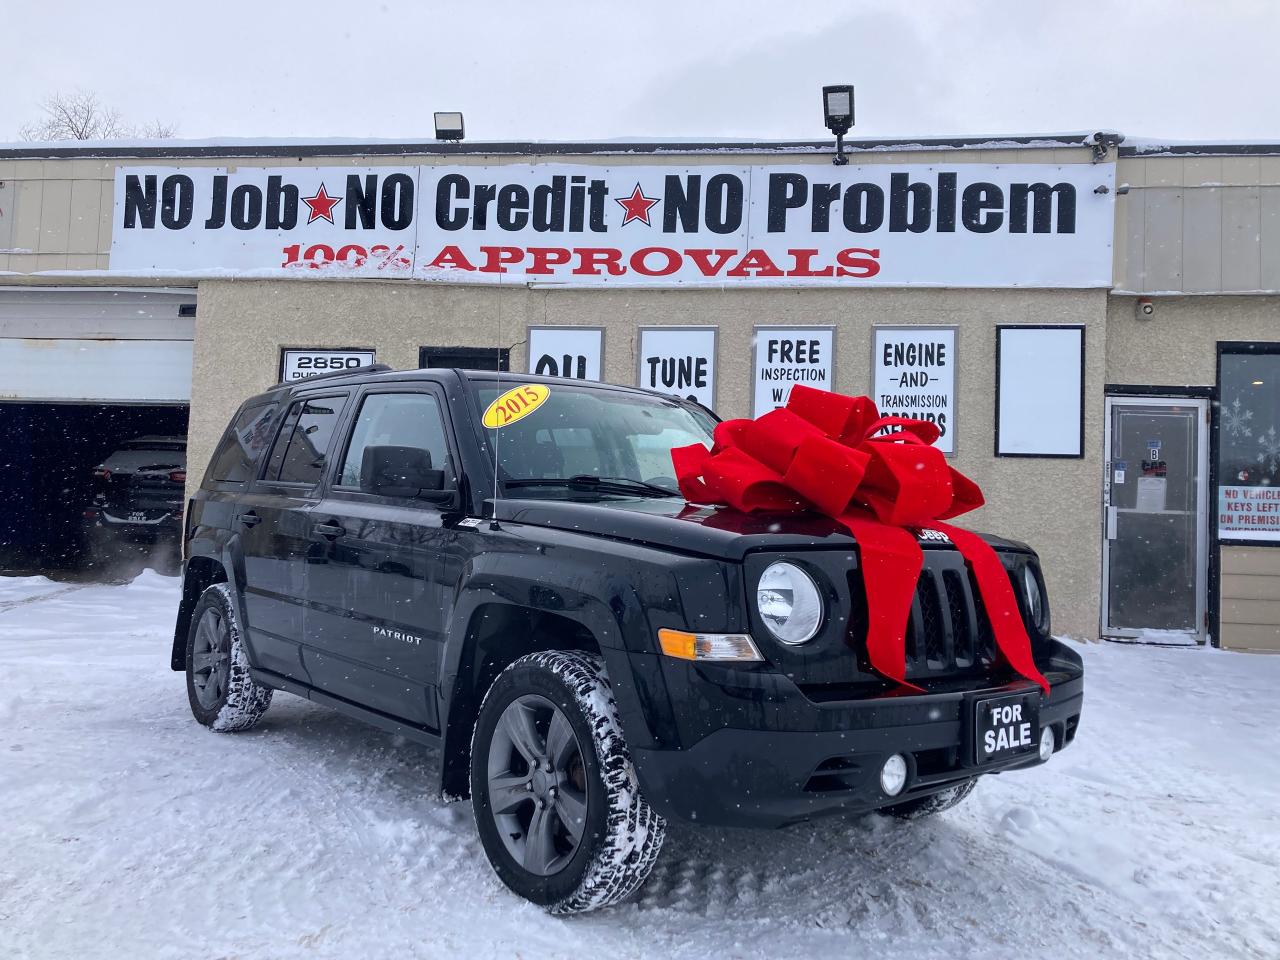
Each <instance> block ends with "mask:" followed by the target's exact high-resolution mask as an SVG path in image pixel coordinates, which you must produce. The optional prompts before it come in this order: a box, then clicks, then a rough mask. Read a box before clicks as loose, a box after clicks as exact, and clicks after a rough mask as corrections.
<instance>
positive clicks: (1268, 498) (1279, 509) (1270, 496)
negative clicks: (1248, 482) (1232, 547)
mask: <svg viewBox="0 0 1280 960" xmlns="http://www.w3.org/2000/svg"><path fill="white" fill-rule="evenodd" d="M1218 536H1219V537H1220V538H1221V539H1223V540H1280V487H1263V486H1243V485H1233V486H1223V487H1218Z"/></svg>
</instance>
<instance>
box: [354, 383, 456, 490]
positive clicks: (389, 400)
mask: <svg viewBox="0 0 1280 960" xmlns="http://www.w3.org/2000/svg"><path fill="white" fill-rule="evenodd" d="M366 447H413V448H415V449H418V450H425V451H426V452H427V454H428V455H429V456H430V457H431V466H432V468H433V469H436V470H443V471H444V472H445V481H446V483H449V482H451V480H452V477H453V471H452V467H451V465H450V463H449V445H448V443H446V442H445V437H444V421H443V420H442V419H441V417H440V404H439V403H438V402H437V401H436V398H435V397H434V396H433V395H432V394H429V393H371V394H369V395H368V396H367V397H365V398H364V403H362V404H361V405H360V413H359V415H358V416H357V417H356V425H355V428H354V429H353V430H352V431H351V443H350V445H349V446H348V447H347V456H346V458H345V460H344V461H343V463H342V473H341V475H340V476H339V479H338V482H339V484H341V485H342V486H347V487H358V486H359V485H360V465H361V464H362V463H363V462H364V451H365V448H366Z"/></svg>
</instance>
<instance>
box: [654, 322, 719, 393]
mask: <svg viewBox="0 0 1280 960" xmlns="http://www.w3.org/2000/svg"><path fill="white" fill-rule="evenodd" d="M637 382H638V383H639V385H640V386H642V387H644V388H645V389H647V390H658V391H661V392H662V393H671V394H675V395H676V396H678V397H686V398H688V399H690V400H696V401H697V402H698V403H700V404H702V405H703V406H704V407H708V408H710V409H715V406H714V404H715V400H716V328H715V327H641V328H640V366H639V374H638V381H637Z"/></svg>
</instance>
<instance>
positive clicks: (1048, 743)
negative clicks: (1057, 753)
mask: <svg viewBox="0 0 1280 960" xmlns="http://www.w3.org/2000/svg"><path fill="white" fill-rule="evenodd" d="M1057 742H1058V741H1057V738H1056V737H1054V735H1053V727H1045V728H1044V729H1043V730H1041V731H1040V760H1041V762H1044V761H1045V760H1048V759H1049V758H1050V757H1052V756H1053V748H1054V747H1055V746H1057Z"/></svg>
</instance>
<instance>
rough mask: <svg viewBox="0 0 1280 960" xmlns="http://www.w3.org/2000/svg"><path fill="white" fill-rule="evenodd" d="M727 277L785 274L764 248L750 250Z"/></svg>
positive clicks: (779, 275)
mask: <svg viewBox="0 0 1280 960" xmlns="http://www.w3.org/2000/svg"><path fill="white" fill-rule="evenodd" d="M725 276H727V277H750V276H757V277H781V276H785V274H784V273H783V272H782V271H781V270H779V269H778V265H777V264H776V263H774V262H773V261H772V260H771V259H769V255H768V254H767V253H765V252H764V251H763V250H754V249H752V250H748V251H747V252H746V255H745V256H744V257H743V258H742V259H741V260H739V261H738V263H737V266H735V267H732V268H731V269H730V270H729V272H728V273H726V274H725Z"/></svg>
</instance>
